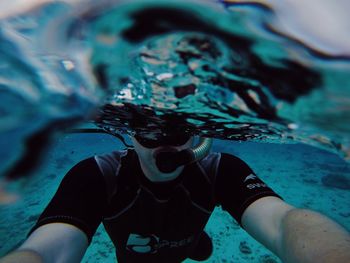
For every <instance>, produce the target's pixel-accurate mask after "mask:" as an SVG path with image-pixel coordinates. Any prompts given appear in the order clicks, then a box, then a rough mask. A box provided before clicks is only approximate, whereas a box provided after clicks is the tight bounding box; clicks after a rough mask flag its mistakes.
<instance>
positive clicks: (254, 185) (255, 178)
mask: <svg viewBox="0 0 350 263" xmlns="http://www.w3.org/2000/svg"><path fill="white" fill-rule="evenodd" d="M249 180H257V182H256V183H252V184H248V185H246V187H247V188H248V189H250V190H252V189H254V188H259V187H267V185H266V184H264V183H263V182H261V181H260V180H259V178H258V177H257V176H256V175H255V174H249V175H248V176H247V177H246V178H245V179H244V181H243V182H244V183H245V182H246V181H249Z"/></svg>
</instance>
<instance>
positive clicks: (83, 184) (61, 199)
mask: <svg viewBox="0 0 350 263" xmlns="http://www.w3.org/2000/svg"><path fill="white" fill-rule="evenodd" d="M106 205H107V196H106V186H105V181H104V179H103V177H102V175H101V173H100V170H99V169H98V167H97V164H96V162H95V161H94V159H92V158H90V159H87V160H84V161H82V162H80V163H79V164H77V165H76V166H74V167H73V168H72V169H71V170H70V171H69V172H68V173H67V175H66V176H65V177H64V179H63V180H62V182H61V184H60V186H59V188H58V190H57V192H56V194H55V195H54V197H53V198H52V200H51V201H50V203H49V205H48V206H47V207H46V209H45V210H44V212H43V213H42V214H41V215H40V217H39V219H38V222H37V223H36V225H35V226H34V228H33V229H32V230H31V232H30V235H29V237H28V239H27V240H26V241H25V242H24V243H23V245H22V246H20V247H19V248H18V249H17V250H16V251H14V252H13V253H11V254H10V255H8V256H7V257H6V261H4V262H11V261H9V260H12V262H26V261H25V260H27V261H28V262H31V261H29V260H32V262H45V263H46V262H50V263H51V262H56V261H55V260H56V259H65V261H59V262H79V260H80V259H79V257H82V255H83V254H84V252H85V250H86V248H87V246H88V244H89V243H90V241H91V238H92V236H93V235H94V233H95V231H96V229H97V227H98V225H99V224H100V222H101V220H102V217H103V214H104V211H105V209H106ZM23 257H25V260H24V259H23ZM18 259H21V260H20V261H18ZM3 260H5V258H4V259H3ZM40 260H41V261H40ZM43 260H44V261H43ZM0 262H1V263H3V262H2V261H0Z"/></svg>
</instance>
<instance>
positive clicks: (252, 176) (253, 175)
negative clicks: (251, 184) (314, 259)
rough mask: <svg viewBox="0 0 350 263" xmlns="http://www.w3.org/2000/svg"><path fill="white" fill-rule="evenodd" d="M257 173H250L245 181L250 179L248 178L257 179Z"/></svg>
mask: <svg viewBox="0 0 350 263" xmlns="http://www.w3.org/2000/svg"><path fill="white" fill-rule="evenodd" d="M256 178H257V177H256V175H255V174H250V175H248V176H247V177H246V178H245V179H244V182H246V181H248V180H254V179H256Z"/></svg>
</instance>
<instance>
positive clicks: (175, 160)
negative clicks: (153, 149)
mask: <svg viewBox="0 0 350 263" xmlns="http://www.w3.org/2000/svg"><path fill="white" fill-rule="evenodd" d="M211 145H212V139H211V138H200V140H199V143H198V145H197V146H195V147H193V148H189V149H185V150H182V151H179V152H174V151H164V152H159V153H158V154H157V155H156V157H155V158H156V165H157V167H158V169H159V171H161V172H162V173H171V172H173V171H175V170H176V169H177V168H178V167H180V166H182V165H186V164H190V163H193V162H196V161H198V160H200V159H202V158H204V157H205V156H207V155H208V153H209V151H210V148H211Z"/></svg>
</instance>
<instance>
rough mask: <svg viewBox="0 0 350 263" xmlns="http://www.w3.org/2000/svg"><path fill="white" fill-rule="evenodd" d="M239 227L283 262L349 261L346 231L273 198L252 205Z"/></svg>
mask: <svg viewBox="0 0 350 263" xmlns="http://www.w3.org/2000/svg"><path fill="white" fill-rule="evenodd" d="M242 225H243V227H244V229H245V230H246V231H247V232H248V233H249V234H250V235H251V236H253V237H254V238H255V239H256V240H258V241H259V242H260V243H262V244H263V245H265V246H266V247H267V248H268V249H270V250H271V251H272V252H274V253H275V254H276V255H278V256H279V257H280V258H281V259H282V260H283V262H285V263H314V262H318V263H340V262H344V263H345V262H350V234H349V232H348V231H347V230H346V229H345V228H343V227H342V226H340V225H339V224H337V223H336V222H334V221H332V220H331V219H329V218H327V217H326V216H324V215H322V214H320V213H317V212H314V211H310V210H306V209H296V208H294V207H292V206H290V205H288V204H287V203H285V202H284V201H282V200H280V199H278V198H276V197H264V198H261V199H259V200H257V201H255V202H254V203H252V204H251V205H250V206H249V207H248V208H247V209H246V210H245V212H244V214H243V216H242Z"/></svg>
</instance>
